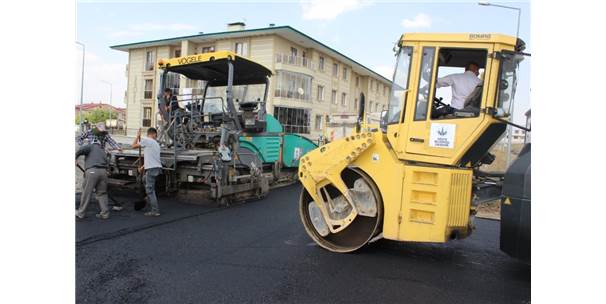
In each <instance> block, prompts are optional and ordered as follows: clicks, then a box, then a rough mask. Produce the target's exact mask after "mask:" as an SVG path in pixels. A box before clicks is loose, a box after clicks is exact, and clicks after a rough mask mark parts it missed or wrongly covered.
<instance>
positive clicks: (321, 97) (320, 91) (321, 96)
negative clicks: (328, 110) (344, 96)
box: [318, 85, 324, 101]
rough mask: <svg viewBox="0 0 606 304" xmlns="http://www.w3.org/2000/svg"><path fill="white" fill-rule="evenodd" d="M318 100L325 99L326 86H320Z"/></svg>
mask: <svg viewBox="0 0 606 304" xmlns="http://www.w3.org/2000/svg"><path fill="white" fill-rule="evenodd" d="M318 101H324V87H323V86H321V85H319V86H318Z"/></svg>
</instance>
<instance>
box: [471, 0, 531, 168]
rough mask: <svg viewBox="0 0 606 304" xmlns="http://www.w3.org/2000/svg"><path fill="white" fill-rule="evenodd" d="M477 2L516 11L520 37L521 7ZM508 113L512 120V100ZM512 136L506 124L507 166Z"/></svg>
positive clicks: (509, 160) (517, 29) (509, 159)
mask: <svg viewBox="0 0 606 304" xmlns="http://www.w3.org/2000/svg"><path fill="white" fill-rule="evenodd" d="M478 4H479V5H482V6H494V7H500V8H504V9H510V10H515V11H518V22H517V27H516V39H518V38H519V37H520V16H521V15H522V9H521V8H519V7H513V6H507V5H500V4H492V3H489V2H488V1H480V2H478ZM512 97H513V96H512ZM509 114H510V115H511V120H513V119H514V115H513V102H511V103H510V105H509ZM512 138H513V129H512V127H511V125H507V167H509V165H510V164H511V139H512Z"/></svg>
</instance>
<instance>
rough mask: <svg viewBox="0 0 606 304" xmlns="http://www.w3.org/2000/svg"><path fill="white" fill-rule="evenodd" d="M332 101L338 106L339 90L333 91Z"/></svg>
mask: <svg viewBox="0 0 606 304" xmlns="http://www.w3.org/2000/svg"><path fill="white" fill-rule="evenodd" d="M330 101H331V102H332V103H334V104H337V90H332V95H331V96H330Z"/></svg>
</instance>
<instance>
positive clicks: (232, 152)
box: [110, 51, 317, 203]
mask: <svg viewBox="0 0 606 304" xmlns="http://www.w3.org/2000/svg"><path fill="white" fill-rule="evenodd" d="M158 67H159V70H160V72H161V74H160V77H159V78H160V85H159V90H158V97H157V98H158V103H160V104H161V103H164V102H165V100H168V101H169V102H171V103H178V104H179V106H178V107H171V105H170V104H169V105H168V107H167V113H168V114H167V115H166V116H165V118H164V119H162V117H161V116H162V115H161V114H159V118H158V124H159V126H158V133H159V136H158V141H159V142H160V144H161V147H162V151H161V161H162V165H163V169H164V170H163V175H162V178H160V182H159V187H160V188H161V189H160V190H162V191H164V192H167V193H188V194H196V195H200V196H201V197H203V198H209V199H212V200H215V201H218V202H220V203H228V202H230V201H238V200H245V199H248V198H259V197H262V196H264V195H265V194H266V193H267V192H268V191H269V189H270V187H271V186H272V185H275V184H277V183H282V182H289V181H292V180H294V179H295V178H296V176H297V175H296V169H297V166H298V162H299V159H300V157H301V156H303V155H304V154H305V153H307V152H308V151H309V150H312V149H314V148H315V147H317V145H315V144H314V143H313V142H311V141H310V140H308V139H306V138H305V137H302V136H299V135H297V134H287V133H285V132H284V130H283V128H282V125H281V124H280V122H279V121H278V120H276V118H274V117H273V116H272V115H270V114H268V113H266V100H267V94H268V88H269V79H270V77H271V75H272V73H271V71H270V70H269V69H267V68H266V67H264V66H263V65H261V64H259V63H256V62H254V61H251V60H248V59H246V58H243V57H240V56H238V55H236V54H235V53H233V52H230V51H218V52H211V53H204V54H197V55H190V56H184V57H178V58H171V59H161V60H159V62H158ZM182 84H185V86H186V87H187V89H181V90H179V89H178V88H177V87H178V86H179V85H181V86H183V85H182ZM166 88H170V89H171V91H172V92H175V93H177V92H178V93H180V94H174V95H173V97H166V96H164V91H165V90H166ZM171 108H172V109H171ZM168 109H170V110H168ZM143 134H145V132H143ZM141 157H142V155H141V152H140V151H138V150H132V149H130V150H129V149H126V150H124V151H122V152H114V153H113V154H112V159H111V162H110V163H111V165H110V167H111V174H112V175H111V178H112V180H113V181H118V182H119V183H120V184H122V185H126V186H128V184H129V182H130V184H131V185H132V184H133V183H134V181H136V180H137V178H138V177H139V175H140V173H139V172H137V167H138V166H139V164H141V163H142V162H141Z"/></svg>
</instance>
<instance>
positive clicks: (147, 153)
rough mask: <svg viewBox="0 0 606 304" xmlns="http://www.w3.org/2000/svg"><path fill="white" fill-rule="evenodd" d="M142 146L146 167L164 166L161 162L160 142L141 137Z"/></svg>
mask: <svg viewBox="0 0 606 304" xmlns="http://www.w3.org/2000/svg"><path fill="white" fill-rule="evenodd" d="M140 143H141V147H142V148H144V150H143V166H144V167H145V169H146V170H147V169H151V168H162V162H160V144H158V142H157V141H155V140H153V139H151V138H147V137H143V138H141V142H140Z"/></svg>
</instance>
